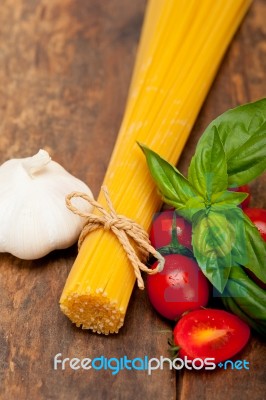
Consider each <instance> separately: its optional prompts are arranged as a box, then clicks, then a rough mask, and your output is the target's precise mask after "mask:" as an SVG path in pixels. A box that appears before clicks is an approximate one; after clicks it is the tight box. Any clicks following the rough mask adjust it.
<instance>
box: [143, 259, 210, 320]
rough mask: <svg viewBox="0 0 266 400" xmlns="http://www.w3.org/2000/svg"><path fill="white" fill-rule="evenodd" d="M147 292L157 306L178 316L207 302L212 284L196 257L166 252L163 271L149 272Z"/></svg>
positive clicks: (170, 315)
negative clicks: (151, 273)
mask: <svg viewBox="0 0 266 400" xmlns="http://www.w3.org/2000/svg"><path fill="white" fill-rule="evenodd" d="M157 263H158V262H156V263H154V265H153V267H152V268H155V267H156V266H157ZM147 292H148V296H149V299H150V302H151V304H152V305H153V307H154V308H155V310H157V312H158V313H159V314H161V315H162V316H163V317H165V318H168V319H170V320H175V319H177V318H178V317H180V315H182V314H183V313H184V312H185V311H188V310H193V309H196V308H200V307H201V306H206V304H207V303H208V299H209V292H210V285H209V281H208V280H207V278H205V276H204V275H203V273H202V272H201V270H200V268H199V266H198V264H197V263H196V261H194V260H193V259H192V258H189V257H186V256H183V255H181V254H169V255H166V256H165V265H164V269H163V271H161V272H158V273H157V274H154V275H148V276H147Z"/></svg>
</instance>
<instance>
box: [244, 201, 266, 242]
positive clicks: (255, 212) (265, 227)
mask: <svg viewBox="0 0 266 400" xmlns="http://www.w3.org/2000/svg"><path fill="white" fill-rule="evenodd" d="M243 211H244V212H245V214H246V215H247V216H248V217H249V219H250V220H251V221H252V222H253V224H254V225H255V226H256V227H257V228H258V230H259V232H260V234H261V237H262V239H264V240H265V241H266V210H264V209H263V208H245V210H243Z"/></svg>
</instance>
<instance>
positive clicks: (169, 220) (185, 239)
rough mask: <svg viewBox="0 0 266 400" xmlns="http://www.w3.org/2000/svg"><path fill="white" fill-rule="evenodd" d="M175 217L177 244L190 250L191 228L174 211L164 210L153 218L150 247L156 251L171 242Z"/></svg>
mask: <svg viewBox="0 0 266 400" xmlns="http://www.w3.org/2000/svg"><path fill="white" fill-rule="evenodd" d="M174 216H176V235H177V239H178V242H179V243H180V244H182V245H183V246H185V247H187V248H189V249H190V250H192V245H191V236H192V227H191V224H190V223H189V222H187V221H186V220H185V219H184V218H182V217H180V216H178V215H177V214H176V213H175V211H174V210H165V211H162V212H161V213H159V215H158V216H156V217H155V219H154V221H153V223H152V227H151V231H150V241H151V245H152V246H153V247H155V248H156V249H159V248H160V247H164V246H167V245H169V244H170V243H171V241H172V230H173V218H174Z"/></svg>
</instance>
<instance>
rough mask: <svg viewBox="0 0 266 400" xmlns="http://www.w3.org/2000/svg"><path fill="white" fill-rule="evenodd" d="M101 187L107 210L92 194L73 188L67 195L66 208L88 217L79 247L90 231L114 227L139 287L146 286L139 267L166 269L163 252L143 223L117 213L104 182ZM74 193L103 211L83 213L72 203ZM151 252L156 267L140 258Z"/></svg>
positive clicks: (141, 268) (113, 230)
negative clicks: (148, 265) (151, 266)
mask: <svg viewBox="0 0 266 400" xmlns="http://www.w3.org/2000/svg"><path fill="white" fill-rule="evenodd" d="M102 191H103V193H104V196H105V199H106V203H107V205H108V208H109V211H107V210H106V209H105V208H104V207H103V206H102V205H101V204H99V203H98V202H97V201H95V200H94V199H93V198H91V197H90V196H88V195H86V194H84V193H81V192H72V193H70V194H69V195H68V196H67V197H66V205H67V208H68V209H69V210H71V211H72V212H73V213H75V214H77V215H79V216H80V217H84V218H86V223H85V225H84V228H83V230H82V232H81V234H80V236H79V240H78V249H80V247H81V245H82V243H83V241H84V239H85V238H86V236H87V235H88V234H89V233H90V232H92V231H94V230H96V229H99V228H103V229H104V230H111V231H112V232H113V233H114V234H115V235H116V237H117V238H118V240H119V242H120V243H121V245H122V246H123V248H124V250H125V252H126V254H127V256H128V259H129V260H130V262H131V264H132V266H133V269H134V272H135V275H136V278H137V282H138V287H139V288H140V289H144V282H143V279H142V276H141V272H140V271H145V272H146V273H148V274H150V275H153V274H156V273H157V272H159V271H161V270H162V269H163V267H164V262H165V260H164V258H163V257H162V255H161V254H160V253H159V252H158V251H156V250H155V249H154V248H153V247H152V246H151V244H150V240H149V235H148V234H147V232H146V231H145V230H144V229H143V228H142V226H140V225H139V224H138V223H137V222H135V221H133V220H131V219H130V218H127V217H125V216H124V215H119V214H117V213H116V211H115V209H114V206H113V204H112V202H111V199H110V196H109V193H108V190H107V188H106V187H105V186H102ZM74 197H80V198H82V199H84V200H85V201H87V202H89V203H90V204H91V205H92V206H93V207H95V208H96V209H97V210H98V211H99V212H100V214H101V215H97V214H93V213H84V212H82V211H80V210H79V209H78V208H76V207H75V206H73V204H72V203H71V199H72V198H74ZM132 241H133V242H134V244H135V246H134V247H133V245H132V244H131V242H132ZM138 253H139V254H140V256H139V255H138ZM149 254H152V255H153V256H154V257H155V258H156V259H157V260H158V264H157V266H156V268H154V269H150V268H147V267H146V265H145V264H143V262H142V261H141V260H140V257H141V258H142V259H143V260H144V261H146V260H147V259H148V257H149Z"/></svg>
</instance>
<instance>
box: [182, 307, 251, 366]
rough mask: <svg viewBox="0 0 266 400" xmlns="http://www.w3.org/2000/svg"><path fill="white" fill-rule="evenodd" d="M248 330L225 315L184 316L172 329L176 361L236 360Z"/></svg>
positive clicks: (217, 312) (209, 311)
mask: <svg viewBox="0 0 266 400" xmlns="http://www.w3.org/2000/svg"><path fill="white" fill-rule="evenodd" d="M249 337H250V328H249V326H248V325H247V324H246V323H245V322H243V321H242V320H241V319H240V318H239V317H237V316H236V315H233V314H231V313H229V312H227V311H223V310H216V309H202V310H196V311H191V312H189V313H188V314H186V315H184V316H183V317H182V318H181V319H180V320H179V321H178V323H177V324H176V326H175V328H174V342H175V345H177V346H180V348H181V350H180V352H179V357H181V358H184V357H185V356H186V357H187V359H189V360H193V359H195V358H201V359H202V360H204V359H205V358H214V359H215V361H214V362H215V363H219V362H221V361H225V360H228V359H230V358H232V357H233V356H235V355H236V354H237V353H238V352H240V351H241V350H242V348H243V347H244V346H245V345H246V344H247V342H248V340H249Z"/></svg>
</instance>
